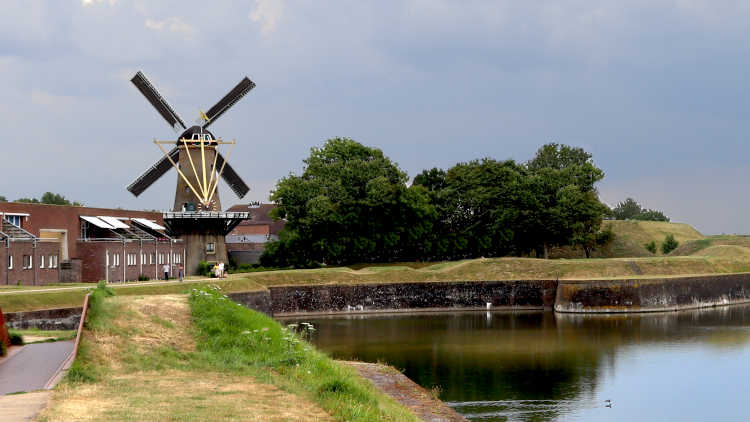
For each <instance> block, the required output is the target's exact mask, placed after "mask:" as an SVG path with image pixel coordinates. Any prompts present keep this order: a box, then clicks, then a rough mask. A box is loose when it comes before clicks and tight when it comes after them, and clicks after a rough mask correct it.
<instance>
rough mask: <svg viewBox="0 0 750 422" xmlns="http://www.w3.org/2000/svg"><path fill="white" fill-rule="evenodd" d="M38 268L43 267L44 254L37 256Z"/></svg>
mask: <svg viewBox="0 0 750 422" xmlns="http://www.w3.org/2000/svg"><path fill="white" fill-rule="evenodd" d="M39 268H44V255H42V256H40V257H39Z"/></svg>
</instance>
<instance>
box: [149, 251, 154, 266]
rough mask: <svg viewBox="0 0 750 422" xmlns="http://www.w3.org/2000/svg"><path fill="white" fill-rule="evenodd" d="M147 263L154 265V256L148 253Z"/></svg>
mask: <svg viewBox="0 0 750 422" xmlns="http://www.w3.org/2000/svg"><path fill="white" fill-rule="evenodd" d="M148 263H149V264H153V263H154V254H152V253H150V254H148Z"/></svg>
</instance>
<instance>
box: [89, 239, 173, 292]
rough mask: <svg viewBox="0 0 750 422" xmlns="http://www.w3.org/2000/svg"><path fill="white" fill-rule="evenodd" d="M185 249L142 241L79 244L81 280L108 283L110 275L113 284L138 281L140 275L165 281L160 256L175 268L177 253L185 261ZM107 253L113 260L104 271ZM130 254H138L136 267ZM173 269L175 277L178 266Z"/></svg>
mask: <svg viewBox="0 0 750 422" xmlns="http://www.w3.org/2000/svg"><path fill="white" fill-rule="evenodd" d="M184 249H185V248H184V244H183V243H176V244H169V243H154V242H143V244H141V243H140V242H137V241H136V242H126V243H125V245H123V244H122V242H78V245H77V250H78V253H79V255H80V256H81V261H82V269H81V280H82V281H84V282H96V281H99V280H105V279H107V274H109V282H110V283H116V282H122V281H132V280H137V279H138V276H139V275H141V274H143V275H144V276H146V277H148V278H150V279H155V278H157V277H158V278H163V277H164V273H163V272H162V267H163V265H164V263H159V255H162V256H163V258H164V260H165V262H166V261H167V259H168V260H169V264H170V267H172V266H173V265H174V257H173V255H175V254H178V255H179V256H180V261H181V262H182V261H184ZM107 253H109V257H110V259H109V265H108V266H107V268H106V269H105V264H106V262H107ZM142 253H143V254H145V259H142V257H143V256H142ZM129 254H131V255H132V254H134V255H135V264H134V265H129V264H128V255H129ZM170 254H171V255H170ZM115 255H117V256H118V259H119V262H118V263H117V265H115V262H116V261H115ZM152 255H153V259H152ZM168 256H169V258H167V257H168ZM174 268H175V271H174V275H176V267H174Z"/></svg>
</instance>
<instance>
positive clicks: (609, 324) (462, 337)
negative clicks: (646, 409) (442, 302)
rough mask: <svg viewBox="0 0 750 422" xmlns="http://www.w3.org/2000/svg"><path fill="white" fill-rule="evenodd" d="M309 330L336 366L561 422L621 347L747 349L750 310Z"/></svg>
mask: <svg viewBox="0 0 750 422" xmlns="http://www.w3.org/2000/svg"><path fill="white" fill-rule="evenodd" d="M307 320H308V321H309V320H310V319H307ZM311 322H313V323H314V324H315V325H316V326H317V327H318V331H317V334H316V338H315V339H314V340H315V343H316V344H318V345H319V347H321V348H322V349H323V350H326V351H328V352H330V353H331V354H332V355H333V356H334V357H337V358H343V359H351V358H356V359H359V360H363V361H370V362H376V361H379V360H380V361H384V362H387V363H389V364H391V365H393V366H395V367H397V368H399V369H403V370H404V373H405V374H406V375H407V376H408V377H410V378H411V379H413V380H414V381H416V382H417V383H419V384H420V385H422V386H425V387H428V388H429V387H431V386H433V385H439V386H440V387H441V388H442V393H441V398H442V399H444V400H446V401H455V402H466V401H470V402H473V401H480V402H482V401H493V400H502V401H503V402H501V403H495V404H492V403H490V404H482V403H479V404H477V406H476V407H475V408H472V409H471V411H473V412H483V411H486V410H487V409H489V408H493V409H496V410H497V409H502V408H503V406H505V407H507V406H513V405H508V403H511V401H519V400H520V401H523V400H549V401H550V402H548V403H547V404H539V405H536V404H534V405H533V406H536V407H535V411H534V412H531V413H527V414H522V415H521V416H518V417H516V419H514V420H525V421H534V420H551V419H554V418H555V417H557V416H559V415H560V413H559V411H560V409H559V408H558V407H559V406H558V405H557V404H555V403H563V402H568V401H570V400H577V401H581V400H589V399H591V398H592V397H593V396H594V392H595V388H596V386H597V382H598V380H599V379H600V378H601V374H602V372H603V371H605V370H607V369H608V368H613V367H614V361H615V356H616V354H617V351H618V349H619V348H621V347H623V346H628V345H656V346H659V345H660V344H668V343H669V344H675V343H701V344H708V345H710V346H711V347H719V348H732V347H737V345H738V344H739V345H742V344H745V343H747V342H749V341H750V331H748V330H746V329H738V328H740V327H748V326H750V305H738V306H731V307H721V308H715V309H700V310H692V311H682V312H670V313H655V314H630V315H628V314H611V315H601V314H599V315H581V314H555V313H552V312H506V313H503V312H496V313H457V314H445V313H441V314H412V315H389V316H385V315H377V316H374V315H371V316H367V317H363V316H356V317H341V316H338V317H332V318H316V319H314V320H312V321H311ZM550 403H551V404H550ZM568 403H569V402H568ZM488 406H489V407H488ZM493 406H494V407H493ZM521 406H525V404H521ZM556 406H557V407H556ZM490 410H491V409H490ZM498 420H504V419H502V418H501V419H498Z"/></svg>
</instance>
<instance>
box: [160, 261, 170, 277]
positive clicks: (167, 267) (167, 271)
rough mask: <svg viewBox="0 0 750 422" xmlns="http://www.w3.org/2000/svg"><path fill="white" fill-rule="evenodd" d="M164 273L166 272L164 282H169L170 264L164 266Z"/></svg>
mask: <svg viewBox="0 0 750 422" xmlns="http://www.w3.org/2000/svg"><path fill="white" fill-rule="evenodd" d="M162 271H164V280H169V264H164V267H162Z"/></svg>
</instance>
